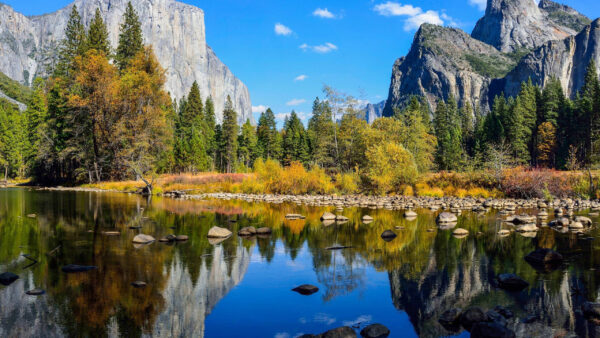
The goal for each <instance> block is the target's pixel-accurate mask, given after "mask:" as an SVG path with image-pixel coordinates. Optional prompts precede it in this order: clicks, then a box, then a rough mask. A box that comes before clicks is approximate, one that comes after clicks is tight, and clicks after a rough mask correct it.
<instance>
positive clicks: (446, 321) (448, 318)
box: [438, 309, 462, 326]
mask: <svg viewBox="0 0 600 338" xmlns="http://www.w3.org/2000/svg"><path fill="white" fill-rule="evenodd" d="M461 311H462V310H461V309H450V310H447V311H445V312H444V313H442V315H441V316H440V318H438V322H440V324H442V325H444V326H454V325H457V324H458V322H459V320H460V314H461Z"/></svg>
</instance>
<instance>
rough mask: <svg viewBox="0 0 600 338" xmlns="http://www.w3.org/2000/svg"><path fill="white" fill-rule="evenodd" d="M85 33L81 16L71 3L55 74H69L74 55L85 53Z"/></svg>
mask: <svg viewBox="0 0 600 338" xmlns="http://www.w3.org/2000/svg"><path fill="white" fill-rule="evenodd" d="M85 45H86V34H85V27H84V26H83V23H82V22H81V16H80V15H79V12H78V11H77V6H75V5H73V8H72V9H71V14H70V16H69V20H68V21H67V27H66V28H65V39H64V40H63V41H62V43H61V47H60V51H59V58H58V64H57V66H56V73H57V75H61V76H69V74H70V73H71V71H72V70H73V63H74V61H75V57H76V56H82V55H83V54H84V53H85Z"/></svg>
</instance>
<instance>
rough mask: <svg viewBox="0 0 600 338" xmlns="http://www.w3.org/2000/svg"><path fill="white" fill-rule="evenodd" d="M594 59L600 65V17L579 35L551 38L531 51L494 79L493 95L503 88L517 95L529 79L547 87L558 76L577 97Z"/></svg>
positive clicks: (566, 91) (506, 92)
mask: <svg viewBox="0 0 600 338" xmlns="http://www.w3.org/2000/svg"><path fill="white" fill-rule="evenodd" d="M591 60H595V61H596V65H597V66H599V65H600V19H597V20H595V21H594V22H593V23H592V24H591V25H589V26H587V27H585V29H584V30H582V31H581V33H579V34H577V35H576V36H571V37H568V38H566V39H564V40H561V41H550V42H548V43H546V44H544V45H543V46H541V47H539V48H537V49H536V50H534V51H533V52H532V53H530V54H528V55H527V56H526V57H524V58H523V59H522V60H521V61H520V62H519V64H518V65H517V67H516V68H515V69H514V70H513V71H511V72H510V73H509V74H508V75H507V76H506V78H504V79H498V80H494V81H493V84H492V86H491V90H490V94H497V93H500V92H501V91H503V92H504V93H505V94H506V95H516V94H518V92H519V90H520V88H521V83H522V82H523V81H527V80H528V79H529V78H531V80H532V81H533V83H534V84H537V85H541V86H544V85H545V84H546V83H547V82H548V81H549V80H550V79H551V78H553V77H554V78H557V79H559V80H560V82H561V84H562V86H563V89H564V90H565V93H566V94H567V95H568V96H571V97H574V96H575V94H576V93H577V91H578V90H579V89H581V87H582V86H583V83H584V79H585V74H586V70H587V67H588V65H589V64H590V61H591ZM599 70H600V68H599Z"/></svg>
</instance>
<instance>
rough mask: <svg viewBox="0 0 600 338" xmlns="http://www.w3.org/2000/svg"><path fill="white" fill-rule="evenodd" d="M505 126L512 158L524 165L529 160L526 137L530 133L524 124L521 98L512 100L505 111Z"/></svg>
mask: <svg viewBox="0 0 600 338" xmlns="http://www.w3.org/2000/svg"><path fill="white" fill-rule="evenodd" d="M506 114H507V116H506V125H505V127H504V130H505V135H506V144H508V145H509V146H510V148H511V150H512V156H513V157H514V159H515V160H516V162H517V163H520V164H526V163H529V161H530V160H531V158H530V152H529V147H528V142H527V141H528V136H529V133H530V132H531V131H530V130H528V127H527V125H526V124H525V109H524V108H523V105H522V104H521V98H520V97H517V99H516V100H512V98H511V102H510V103H509V106H508V108H507V110H506Z"/></svg>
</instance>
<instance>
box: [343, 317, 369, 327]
mask: <svg viewBox="0 0 600 338" xmlns="http://www.w3.org/2000/svg"><path fill="white" fill-rule="evenodd" d="M371 320H373V317H372V316H371V315H362V316H360V317H358V318H356V319H355V320H348V321H344V322H342V324H343V325H344V326H354V325H358V324H363V323H368V322H370V321H371Z"/></svg>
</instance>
